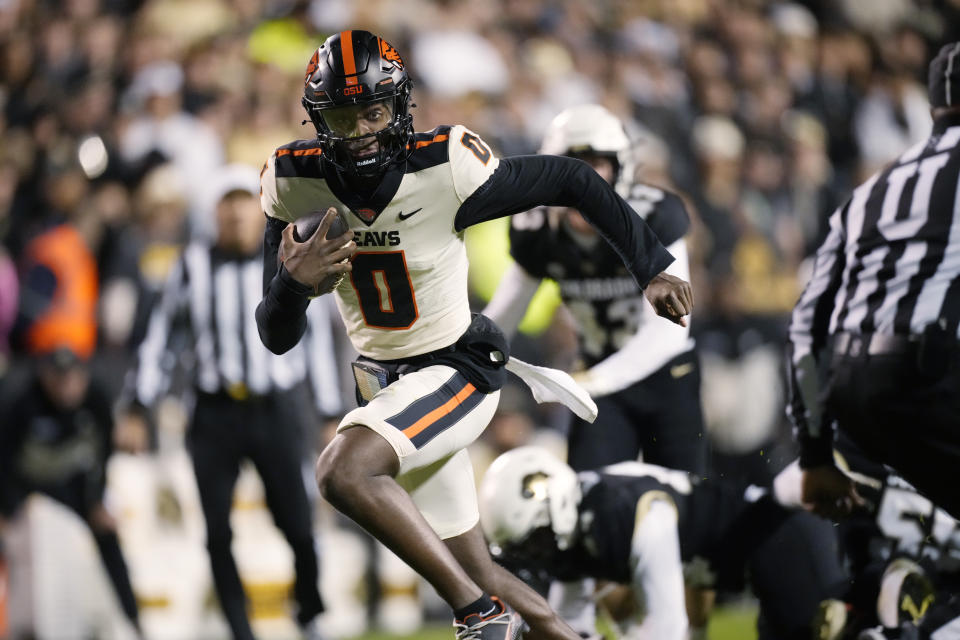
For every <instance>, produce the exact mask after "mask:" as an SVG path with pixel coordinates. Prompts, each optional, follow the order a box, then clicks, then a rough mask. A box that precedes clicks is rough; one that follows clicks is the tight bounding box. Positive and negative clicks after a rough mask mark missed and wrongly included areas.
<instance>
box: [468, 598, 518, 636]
mask: <svg viewBox="0 0 960 640" xmlns="http://www.w3.org/2000/svg"><path fill="white" fill-rule="evenodd" d="M491 599H492V600H493V602H494V604H495V605H496V607H495V608H494V609H493V610H492V611H490V612H488V613H487V614H486V615H481V614H476V613H472V614H470V615H468V616H467V617H466V618H464V619H463V620H454V621H453V626H454V628H456V630H457V635H456V639H457V640H519V639H520V637H521V636H522V635H523V632H524V631H526V630H527V629H528V627H527V625H526V624H525V623H524V622H523V618H521V617H520V615H519V614H518V613H517V612H516V611H514V610H513V609H511V608H510V607H508V606H507V605H506V604H505V603H504V602H502V601H501V600H500V599H499V598H497V597H496V596H493V597H492V598H491Z"/></svg>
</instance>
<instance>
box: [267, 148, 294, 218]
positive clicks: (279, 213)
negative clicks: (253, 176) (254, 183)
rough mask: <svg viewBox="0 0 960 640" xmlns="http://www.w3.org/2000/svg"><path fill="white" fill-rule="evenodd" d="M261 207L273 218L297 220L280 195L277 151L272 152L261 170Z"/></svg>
mask: <svg viewBox="0 0 960 640" xmlns="http://www.w3.org/2000/svg"><path fill="white" fill-rule="evenodd" d="M260 208H261V209H263V212H264V213H265V214H267V215H268V216H270V217H271V218H277V219H278V220H285V221H286V222H293V221H294V220H296V216H294V215H293V214H292V213H290V211H289V210H288V209H287V208H286V207H285V206H284V205H283V202H281V201H280V197H279V195H278V191H277V153H276V152H273V153H272V154H270V157H269V158H267V162H266V164H264V165H263V169H262V170H261V171H260Z"/></svg>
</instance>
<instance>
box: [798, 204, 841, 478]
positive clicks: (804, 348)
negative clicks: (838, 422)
mask: <svg viewBox="0 0 960 640" xmlns="http://www.w3.org/2000/svg"><path fill="white" fill-rule="evenodd" d="M848 206H849V203H848V204H846V205H844V206H843V207H840V208H839V209H837V210H836V211H835V212H834V213H833V215H831V216H830V219H829V221H828V225H829V230H828V233H827V237H826V238H825V239H824V241H823V244H821V245H820V248H819V249H818V250H817V254H816V258H815V260H814V265H813V272H812V274H811V276H810V280H809V282H808V283H807V286H806V287H805V288H804V290H803V293H802V294H801V296H800V300H799V301H798V302H797V305H796V306H795V307H794V310H793V315H792V317H791V319H790V329H789V333H790V344H789V354H788V355H789V357H788V360H787V366H788V383H789V394H790V397H789V401H788V403H787V414H788V416H789V417H790V419H791V421H792V422H793V425H794V427H795V429H796V432H797V440H798V442H799V444H800V452H801V453H800V457H801V465H803V466H805V467H809V466H816V465H818V464H827V463H829V461H830V460H831V459H832V455H833V454H832V447H833V437H832V436H833V433H832V427H831V425H830V424H829V421H828V420H825V419H824V417H823V415H822V414H821V410H820V409H821V408H820V403H819V395H820V388H821V384H820V382H821V381H820V379H819V372H818V362H819V352H820V350H821V349H822V348H823V347H824V344H825V342H826V337H827V332H828V330H829V325H830V316H831V314H832V312H833V307H834V300H835V297H836V294H837V291H838V289H839V287H840V283H841V276H842V274H843V270H844V255H845V254H844V243H845V233H844V228H843V220H844V216H845V214H846V211H847V208H848Z"/></svg>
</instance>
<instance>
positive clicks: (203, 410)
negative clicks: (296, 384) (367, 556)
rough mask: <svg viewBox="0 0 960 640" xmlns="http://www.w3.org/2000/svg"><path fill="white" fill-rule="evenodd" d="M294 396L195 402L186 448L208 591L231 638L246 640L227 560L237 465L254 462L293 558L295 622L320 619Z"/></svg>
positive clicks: (242, 602)
mask: <svg viewBox="0 0 960 640" xmlns="http://www.w3.org/2000/svg"><path fill="white" fill-rule="evenodd" d="M304 409H305V407H304V402H303V397H302V395H301V394H300V393H299V392H297V391H293V392H287V393H275V394H272V395H269V396H265V397H262V398H257V399H252V400H247V401H243V402H240V401H235V400H233V399H231V398H230V397H228V396H226V395H207V394H199V396H198V398H197V406H196V409H195V411H194V416H193V424H192V426H191V429H190V433H189V436H188V437H189V440H188V444H189V448H190V454H191V456H192V458H193V468H194V473H195V474H196V477H197V487H198V489H199V491H200V502H201V505H202V507H203V515H204V518H205V519H206V523H207V550H208V552H209V554H210V565H211V569H212V571H213V581H214V586H215V587H216V590H217V596H218V597H219V599H220V606H221V607H222V609H223V613H224V616H225V617H226V619H227V623H228V624H229V625H230V629H231V631H232V632H233V637H234V638H235V639H236V640H252V639H253V637H254V636H253V631H252V630H251V628H250V622H249V620H248V618H247V607H246V596H245V594H244V591H243V586H242V584H241V582H240V576H239V574H238V572H237V565H236V563H235V562H234V559H233V555H232V553H231V549H230V544H231V541H232V538H233V533H232V531H231V529H230V506H231V504H232V503H233V489H234V485H235V484H236V480H237V475H238V474H239V471H240V463H241V461H242V460H244V459H245V458H246V459H249V460H251V461H252V462H253V464H254V466H255V467H256V469H257V473H259V474H260V478H261V480H262V481H263V487H264V492H265V495H266V501H267V507H268V508H269V509H270V513H271V514H272V515H273V519H274V522H275V523H276V525H277V528H279V529H280V531H281V532H283V535H284V536H285V537H286V539H287V542H288V543H289V544H290V547H291V548H292V550H293V556H294V569H295V572H296V580H295V583H294V597H295V599H296V601H297V604H298V605H299V608H298V611H297V619H298V621H299V622H300V623H301V624H305V623H307V622H309V621H310V620H311V619H312V618H313V617H314V616H316V615H317V614H318V613H320V612H322V611H323V603H322V601H321V599H320V592H319V590H318V585H317V579H318V575H319V570H318V566H317V555H316V550H315V547H314V539H313V529H312V525H311V509H310V504H309V502H308V500H307V495H306V489H305V487H304V484H303V475H302V473H301V462H302V457H301V452H302V448H303V447H302V443H303V442H304V429H303V427H302V423H303V422H304V416H305V415H309V412H307V411H305V410H304Z"/></svg>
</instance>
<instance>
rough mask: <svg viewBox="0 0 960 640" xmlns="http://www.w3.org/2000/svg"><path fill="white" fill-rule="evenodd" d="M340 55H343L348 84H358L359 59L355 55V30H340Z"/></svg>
mask: <svg viewBox="0 0 960 640" xmlns="http://www.w3.org/2000/svg"><path fill="white" fill-rule="evenodd" d="M340 55H341V56H342V57H343V73H344V74H345V75H346V76H347V85H355V84H357V61H356V60H355V59H354V57H353V31H341V32H340Z"/></svg>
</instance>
